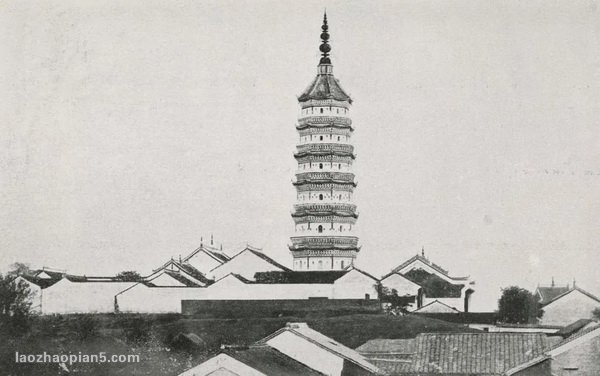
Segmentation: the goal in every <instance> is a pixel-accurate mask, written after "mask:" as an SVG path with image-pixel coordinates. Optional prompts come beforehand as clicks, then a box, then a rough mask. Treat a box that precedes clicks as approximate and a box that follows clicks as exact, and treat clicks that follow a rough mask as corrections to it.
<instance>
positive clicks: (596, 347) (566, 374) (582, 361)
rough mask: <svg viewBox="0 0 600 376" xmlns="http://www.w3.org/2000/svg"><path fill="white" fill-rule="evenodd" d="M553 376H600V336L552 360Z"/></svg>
mask: <svg viewBox="0 0 600 376" xmlns="http://www.w3.org/2000/svg"><path fill="white" fill-rule="evenodd" d="M552 374H553V375H555V376H572V375H577V376H598V375H600V336H598V337H596V338H593V339H591V340H589V341H585V342H583V343H581V344H580V345H578V346H575V347H573V348H572V349H570V350H568V351H566V352H564V353H562V354H559V355H556V356H555V357H554V359H553V360H552Z"/></svg>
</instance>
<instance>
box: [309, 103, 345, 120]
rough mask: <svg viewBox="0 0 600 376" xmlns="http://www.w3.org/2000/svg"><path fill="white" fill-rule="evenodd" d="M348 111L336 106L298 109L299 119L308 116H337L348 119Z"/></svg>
mask: <svg viewBox="0 0 600 376" xmlns="http://www.w3.org/2000/svg"><path fill="white" fill-rule="evenodd" d="M349 113H350V110H349V109H347V108H342V107H337V106H313V107H307V108H303V109H300V114H299V118H300V119H302V118H305V117H308V116H339V117H348V114H349Z"/></svg>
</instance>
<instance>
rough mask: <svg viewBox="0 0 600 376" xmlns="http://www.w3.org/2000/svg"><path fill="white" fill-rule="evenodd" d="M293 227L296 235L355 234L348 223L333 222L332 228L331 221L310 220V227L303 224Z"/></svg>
mask: <svg viewBox="0 0 600 376" xmlns="http://www.w3.org/2000/svg"><path fill="white" fill-rule="evenodd" d="M319 226H323V227H322V231H321V232H319ZM295 229H296V231H295V232H296V233H297V235H298V236H301V235H310V236H355V235H354V232H353V227H352V225H351V224H350V223H337V222H333V228H331V222H311V224H310V229H309V228H308V225H305V224H299V225H295Z"/></svg>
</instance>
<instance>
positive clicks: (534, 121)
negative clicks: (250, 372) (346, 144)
mask: <svg viewBox="0 0 600 376" xmlns="http://www.w3.org/2000/svg"><path fill="white" fill-rule="evenodd" d="M598 3H599V2H598V1H556V2H555V1H545V2H536V1H502V2H500V1H485V2H481V1H452V2H447V1H377V2H363V1H361V2H350V1H339V2H331V1H303V2H298V1H288V2H282V1H252V2H238V1H236V2H226V1H213V2H200V1H148V0H143V1H142V0H140V1H133V0H118V1H117V0H115V1H94V2H91V1H81V0H77V1H54V2H48V1H23V0H18V1H17V0H14V1H4V2H2V3H1V4H0V25H1V30H0V31H1V32H0V46H1V48H2V51H0V67H1V69H2V71H1V72H0V85H1V86H2V88H3V90H2V94H1V97H0V109H1V110H2V112H1V114H2V118H1V121H0V142H1V145H2V149H1V153H2V158H1V166H0V169H1V208H2V209H1V215H0V226H1V228H0V231H1V233H0V247H1V248H0V249H1V254H0V264H1V265H2V268H5V267H6V266H7V265H8V264H10V263H12V262H15V261H22V262H29V263H31V264H33V265H34V266H51V267H56V268H63V269H67V270H68V271H69V272H72V273H82V274H87V275H105V274H112V273H116V272H119V271H122V270H130V269H137V270H139V271H140V272H142V273H147V272H149V271H150V270H151V269H152V268H155V267H157V266H158V265H160V264H161V263H162V262H164V261H165V259H168V258H170V257H171V256H175V257H178V255H179V254H182V255H185V254H187V253H189V252H190V251H192V250H193V249H194V248H195V247H197V246H198V245H199V244H200V238H201V236H203V237H204V239H205V240H206V239H207V238H209V237H210V234H211V233H214V236H215V240H216V241H217V242H218V244H221V243H222V244H223V247H224V249H225V250H226V251H227V252H228V253H230V254H231V253H235V252H237V251H239V250H241V249H242V248H243V246H245V244H246V243H250V244H252V245H255V246H257V247H262V248H263V250H264V252H265V253H267V254H268V255H270V256H272V257H274V258H275V259H277V260H278V261H280V262H282V263H284V264H287V265H290V264H291V256H290V255H289V253H288V250H287V244H288V237H289V235H290V234H291V232H292V231H293V226H292V224H293V222H292V220H291V218H290V212H291V208H292V205H293V204H294V200H295V190H294V188H293V186H292V184H291V179H292V177H293V173H294V170H295V161H294V159H293V151H294V148H295V143H296V141H297V136H296V130H295V128H294V124H295V120H296V117H297V111H298V107H297V101H296V96H297V95H299V94H300V93H301V92H302V90H303V89H304V88H305V87H306V86H307V85H308V84H309V83H310V81H311V79H312V78H313V77H314V75H315V73H316V65H317V62H318V49H317V48H318V45H319V32H320V25H321V18H322V12H323V9H324V8H325V7H326V8H327V12H328V16H329V21H330V22H329V24H330V32H331V44H332V47H333V51H332V60H333V64H334V73H335V75H336V77H337V78H339V79H340V81H341V83H342V85H343V87H344V88H345V89H346V90H347V91H348V92H349V93H350V94H351V95H352V97H353V99H354V100H355V103H354V106H353V109H352V117H353V120H354V125H355V129H356V132H355V137H354V143H355V147H356V150H357V154H358V156H357V160H356V164H355V171H356V174H357V181H358V188H357V190H356V194H355V201H356V203H357V205H358V208H359V212H360V217H359V221H358V223H357V230H358V231H359V234H360V238H361V244H362V246H363V247H362V251H361V253H360V255H359V258H358V264H359V266H361V267H363V268H365V269H366V270H368V271H371V272H373V273H375V274H378V275H381V274H383V273H385V272H387V271H389V270H390V269H391V268H392V267H393V266H395V265H397V264H399V263H400V262H402V261H404V260H405V259H406V258H408V257H411V256H412V255H414V254H416V253H417V252H419V251H420V249H421V246H425V251H426V254H427V255H428V256H429V257H430V258H431V259H432V260H433V261H434V262H436V263H438V264H440V265H442V266H444V267H445V268H448V269H450V272H451V274H454V275H471V276H472V277H473V278H474V279H475V280H476V282H477V285H476V286H477V287H476V293H475V295H474V301H473V303H474V309H475V310H478V309H479V310H484V309H493V308H494V307H495V305H496V300H497V298H498V296H499V294H500V288H501V287H506V286H509V285H512V284H517V285H521V286H523V287H526V288H529V289H534V288H535V286H536V285H537V283H538V282H540V283H548V282H550V278H551V277H552V276H554V277H555V279H556V281H557V282H560V283H564V284H566V283H567V282H571V283H572V279H573V277H575V278H577V282H578V285H579V286H581V287H583V288H585V289H587V290H589V291H591V292H594V293H600V273H598V272H597V268H598V266H599V265H600V252H599V251H600V124H599V122H600V120H599V119H600V86H599V82H600V49H599V48H600V21H599V20H600V14H599V11H598V5H599V4H598Z"/></svg>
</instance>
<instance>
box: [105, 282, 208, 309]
mask: <svg viewBox="0 0 600 376" xmlns="http://www.w3.org/2000/svg"><path fill="white" fill-rule="evenodd" d="M203 290H204V288H203V287H148V286H146V285H144V284H142V283H138V284H137V285H135V286H133V287H131V288H129V289H127V290H126V291H123V292H120V293H119V294H117V295H116V299H117V304H118V306H119V312H135V313H181V301H182V300H186V299H196V298H197V297H198V296H199V295H200V294H201V292H202V291H203Z"/></svg>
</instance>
